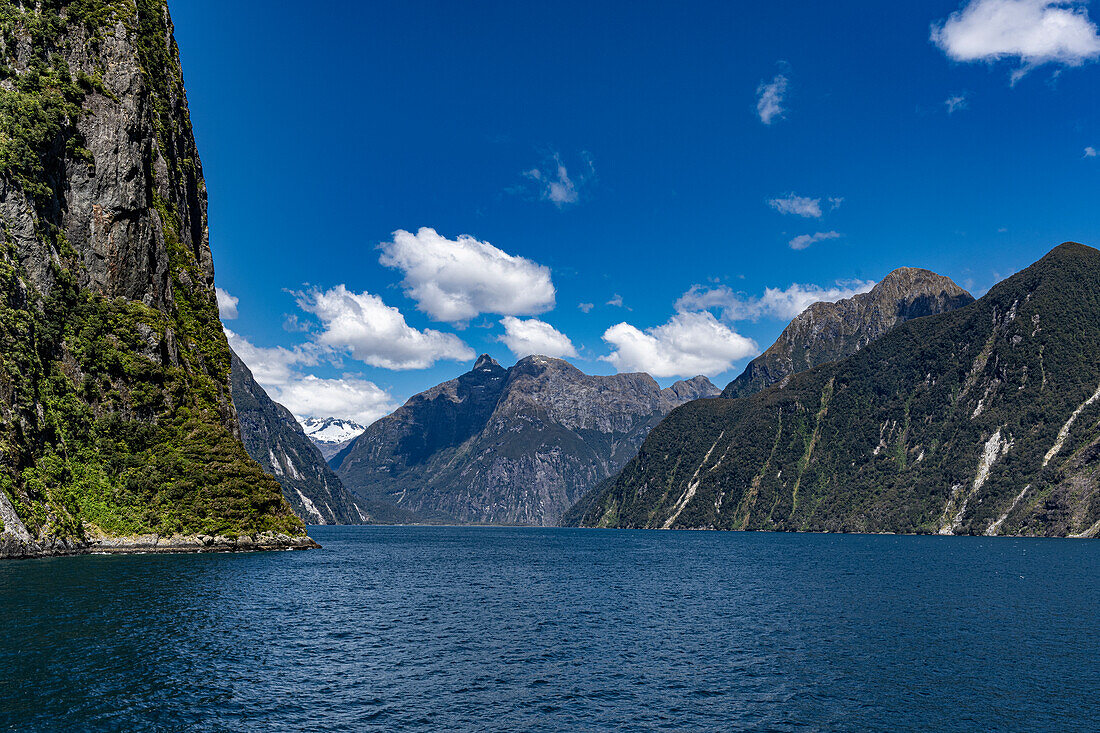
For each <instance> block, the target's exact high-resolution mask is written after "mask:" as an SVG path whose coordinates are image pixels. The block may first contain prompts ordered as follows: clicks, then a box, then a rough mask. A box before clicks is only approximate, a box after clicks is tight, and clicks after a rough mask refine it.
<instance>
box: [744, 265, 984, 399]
mask: <svg viewBox="0 0 1100 733" xmlns="http://www.w3.org/2000/svg"><path fill="white" fill-rule="evenodd" d="M973 300H974V298H972V297H971V296H970V294H969V293H967V292H966V291H965V290H963V289H962V288H960V287H959V286H958V285H956V284H955V283H954V282H953V281H952V280H951V279H950V278H946V277H943V276H942V275H937V274H936V273H934V272H930V271H928V270H921V269H918V268H915V267H901V268H899V269H897V270H894V271H893V272H891V273H890V274H888V275H887V276H886V277H884V278H883V279H882V281H881V282H879V283H877V284H876V285H875V286H874V287H873V288H871V290H870V291H869V292H866V293H860V294H859V295H856V296H853V297H851V298H846V299H844V300H839V301H837V302H835V303H814V304H813V305H811V306H810V307H809V308H807V309H806V310H805V311H803V312H802V313H801V314H799V315H798V317H797V318H795V319H794V320H793V321H791V322H790V324H789V325H788V326H787V327H786V328H785V329H783V333H782V334H780V336H779V338H778V339H776V341H775V343H774V344H772V345H771V346H770V347H769V348H768V350H767V351H765V352H764V353H763V354H761V355H760V356H758V357H756V358H755V359H753V360H752V361H751V362H749V364H748V366H747V367H746V368H745V371H744V372H743V373H742V374H741V375H740V376H739V377H737V379H735V380H733V381H732V382H730V383H729V384H728V385H726V388H725V389H724V390H723V391H722V396H723V397H745V396H747V395H750V394H755V393H756V392H759V391H760V390H762V389H764V388H765V387H770V386H771V385H773V384H775V383H776V382H779V381H782V380H783V379H784V378H786V377H789V376H790V375H792V374H794V373H796V372H801V371H804V370H806V369H812V368H813V367H815V366H818V365H819V364H824V363H826V362H829V361H835V360H836V359H840V358H842V357H845V356H848V355H849V354H854V353H855V352H857V351H859V350H860V349H861V348H863V347H864V346H866V345H867V344H869V343H871V342H872V341H874V340H875V339H877V338H879V337H881V336H882V335H883V334H885V333H886V332H888V331H889V330H890V329H892V328H894V327H895V326H897V325H898V324H899V323H904V322H905V321H907V320H909V319H911V318H919V317H921V316H931V315H935V314H936V313H945V312H947V311H949V310H954V309H955V308H958V307H960V306H964V305H967V304H968V303H971V302H973Z"/></svg>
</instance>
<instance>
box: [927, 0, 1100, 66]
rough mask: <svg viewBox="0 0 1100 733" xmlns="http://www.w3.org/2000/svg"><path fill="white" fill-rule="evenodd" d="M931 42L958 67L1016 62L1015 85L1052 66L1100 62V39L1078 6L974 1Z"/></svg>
mask: <svg viewBox="0 0 1100 733" xmlns="http://www.w3.org/2000/svg"><path fill="white" fill-rule="evenodd" d="M931 40H932V42H933V43H935V44H936V45H937V46H939V47H940V48H941V49H942V50H943V52H944V53H945V54H947V56H948V57H949V58H951V59H953V60H955V61H964V62H973V61H986V62H990V63H992V62H994V61H997V60H1000V59H1015V60H1018V61H1019V62H1020V67H1019V68H1018V69H1016V70H1015V71H1013V72H1012V81H1013V83H1015V82H1016V81H1017V80H1019V79H1020V78H1021V77H1022V76H1023V75H1024V74H1026V73H1027V72H1028V71H1030V70H1031V69H1034V68H1035V67H1037V66H1041V65H1043V64H1047V63H1055V64H1062V65H1064V66H1080V65H1081V64H1083V63H1084V62H1086V61H1091V60H1093V59H1096V58H1097V57H1100V35H1097V28H1096V25H1095V24H1094V23H1093V22H1092V21H1091V20H1090V19H1089V16H1088V9H1087V7H1086V3H1084V2H1079V1H1077V0H971V2H970V3H969V4H967V5H966V7H964V8H962V9H961V10H958V11H956V12H954V13H952V14H951V15H950V16H949V17H948V18H947V20H945V21H943V22H941V23H934V24H933V25H932V33H931Z"/></svg>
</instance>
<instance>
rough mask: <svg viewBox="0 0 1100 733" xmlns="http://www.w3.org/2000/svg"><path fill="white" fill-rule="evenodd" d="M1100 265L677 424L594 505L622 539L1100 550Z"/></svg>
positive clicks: (668, 424)
mask: <svg viewBox="0 0 1100 733" xmlns="http://www.w3.org/2000/svg"><path fill="white" fill-rule="evenodd" d="M1098 344H1100V252H1098V251H1097V250H1095V249H1092V248H1091V247H1085V246H1083V245H1080V244H1073V243H1067V244H1063V245H1060V246H1059V247H1057V248H1055V249H1054V250H1053V251H1051V252H1050V254H1048V255H1047V256H1046V257H1044V258H1043V259H1042V260H1040V261H1039V262H1037V263H1036V264H1034V265H1032V266H1031V267H1029V268H1028V269H1026V270H1024V271H1023V272H1020V273H1018V274H1016V275H1013V276H1012V277H1010V278H1009V279H1007V280H1005V281H1004V282H1001V283H999V284H998V285H996V286H995V287H994V288H992V289H991V290H990V291H989V293H988V294H986V295H985V296H984V297H982V298H981V299H980V300H978V301H975V302H974V303H971V304H970V305H968V306H965V307H962V308H959V309H957V310H953V311H950V312H948V313H942V314H939V315H934V316H930V317H928V318H920V319H915V320H912V321H909V322H907V323H904V324H901V325H900V326H897V327H896V328H894V329H893V330H892V331H890V332H889V333H887V334H886V335H884V336H882V337H881V338H879V339H877V340H875V341H873V342H872V343H870V344H868V345H867V346H866V347H864V348H863V349H861V350H859V351H858V352H857V353H855V354H853V355H851V356H849V357H847V358H845V359H842V360H839V361H834V362H829V363H827V364H823V365H821V366H819V367H816V368H814V369H811V370H809V371H804V372H800V373H798V374H795V375H793V376H791V377H790V378H789V379H787V380H784V381H783V382H781V383H780V384H778V385H775V386H773V387H771V388H769V389H766V390H764V391H762V392H759V393H757V394H755V395H752V396H750V397H745V398H743V399H732V400H700V401H696V402H692V403H689V404H687V405H684V406H682V407H680V408H677V409H676V410H674V411H673V412H672V413H671V414H670V415H669V416H668V417H667V418H665V420H664V421H662V422H661V424H660V425H659V426H658V427H657V428H656V429H654V430H653V432H652V433H650V435H649V437H648V438H647V439H646V441H645V444H644V445H643V447H642V449H641V451H639V453H638V456H637V457H636V458H635V459H634V460H633V461H631V462H630V463H629V464H628V465H627V466H626V468H624V469H623V471H622V473H621V474H620V475H619V476H618V478H617V479H615V480H614V481H613V482H611V484H610V486H609V487H608V488H607V489H606V490H605V491H603V492H602V493H601V495H600V496H599V497H598V498H596V499H595V500H593V501H590V502H589V503H588V507H587V508H586V510H585V513H584V517H583V521H584V523H585V524H591V525H598V526H609V527H654V528H662V527H663V528H686V527H699V528H716V529H775V530H813V531H832V532H924V533H936V532H938V533H941V534H988V535H1004V534H1014V535H1015V534H1018V535H1046V536H1081V537H1095V536H1097V534H1098V533H1100V480H1098V475H1100V474H1098V472H1097V468H1098V466H1100V347H1098Z"/></svg>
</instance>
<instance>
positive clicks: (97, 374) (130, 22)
mask: <svg viewBox="0 0 1100 733" xmlns="http://www.w3.org/2000/svg"><path fill="white" fill-rule="evenodd" d="M0 40H2V49H0V226H2V227H3V229H2V242H0V418H2V419H0V489H2V494H3V495H2V496H0V502H10V506H11V507H12V508H13V509H14V511H15V514H16V515H17V516H18V519H19V520H20V521H21V523H22V524H23V525H24V526H25V530H26V534H28V535H29V539H30V540H32V541H38V542H49V541H56V540H64V541H70V542H80V541H81V540H82V539H83V538H84V537H85V534H86V532H87V531H89V530H91V531H95V530H99V531H100V532H103V533H106V534H118V535H121V534H137V533H151V532H155V533H160V534H173V533H188V534H189V533H203V534H210V535H215V534H222V535H236V534H243V533H252V532H259V531H268V530H271V531H279V532H287V533H298V532H300V531H301V529H302V525H301V522H300V521H299V520H298V519H297V518H296V517H294V516H293V514H292V513H291V512H290V509H289V507H288V506H287V505H286V503H285V502H284V501H283V499H282V496H281V493H280V490H279V486H278V484H277V483H276V482H275V481H274V479H272V478H271V477H270V476H267V475H265V474H264V473H263V472H262V471H261V470H260V467H259V466H258V465H257V464H256V463H255V462H254V461H252V460H251V459H250V458H249V457H248V455H247V453H246V452H245V450H244V447H243V446H242V445H241V442H240V440H239V438H238V436H237V433H236V424H235V415H234V412H233V407H232V404H231V401H230V397H229V395H230V391H229V349H228V345H227V343H226V340H225V336H224V334H223V333H222V330H221V326H220V323H219V320H218V312H217V304H216V301H215V298H214V292H213V269H212V264H211V260H210V256H209V247H208V245H207V233H206V201H205V187H204V184H203V181H202V171H201V168H200V166H199V164H198V156H197V153H196V151H195V144H194V139H193V137H192V134H191V128H190V120H189V116H188V113H187V107H186V98H185V96H184V91H183V81H182V74H181V72H180V67H179V61H178V52H177V49H176V46H175V42H174V40H173V39H172V31H171V22H170V20H169V16H168V11H167V6H166V4H165V3H164V1H163V0H136V2H135V1H134V0H117V1H115V2H106V1H95V0H74V1H73V2H60V1H57V0H54V1H52V2H51V1H45V2H38V3H30V2H19V1H18V0H0ZM6 529H7V530H9V531H12V532H14V529H13V528H12V527H7V528H6ZM23 539H27V538H26V537H24V538H23Z"/></svg>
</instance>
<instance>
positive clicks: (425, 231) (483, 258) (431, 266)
mask: <svg viewBox="0 0 1100 733" xmlns="http://www.w3.org/2000/svg"><path fill="white" fill-rule="evenodd" d="M379 248H380V249H381V250H382V256H381V257H380V258H379V261H380V262H381V263H382V264H383V265H385V266H386V267H393V268H395V269H398V270H401V272H402V273H404V276H405V278H404V280H402V282H401V285H402V286H403V287H404V290H405V294H406V295H408V296H409V297H410V298H412V299H413V300H415V301H416V307H417V309H418V310H420V311H422V312H424V313H427V314H428V315H429V316H431V317H432V318H434V319H435V320H437V321H446V322H450V323H457V322H464V321H468V320H469V319H471V318H473V317H474V316H476V315H478V314H480V313H497V314H500V315H502V316H529V315H536V314H538V313H544V312H546V311H548V310H550V309H551V308H553V307H554V296H555V291H554V284H553V282H552V281H551V279H550V268H548V267H545V266H543V265H540V264H538V263H536V262H532V261H531V260H529V259H527V258H525V257H519V256H516V255H510V254H508V253H507V252H505V251H503V250H501V249H498V248H497V247H494V246H493V245H491V244H489V243H488V242H480V241H478V240H477V239H474V238H473V237H471V236H468V235H465V234H463V235H461V236H459V237H458V238H457V239H447V238H446V237H443V236H441V235H440V234H438V233H437V232H436V231H435V230H434V229H431V228H429V227H421V228H420V229H419V230H417V232H416V234H412V233H411V232H407V231H405V230H404V229H398V230H397V231H396V232H394V233H393V241H392V242H387V243H384V244H382V245H381V246H380V247H379Z"/></svg>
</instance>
